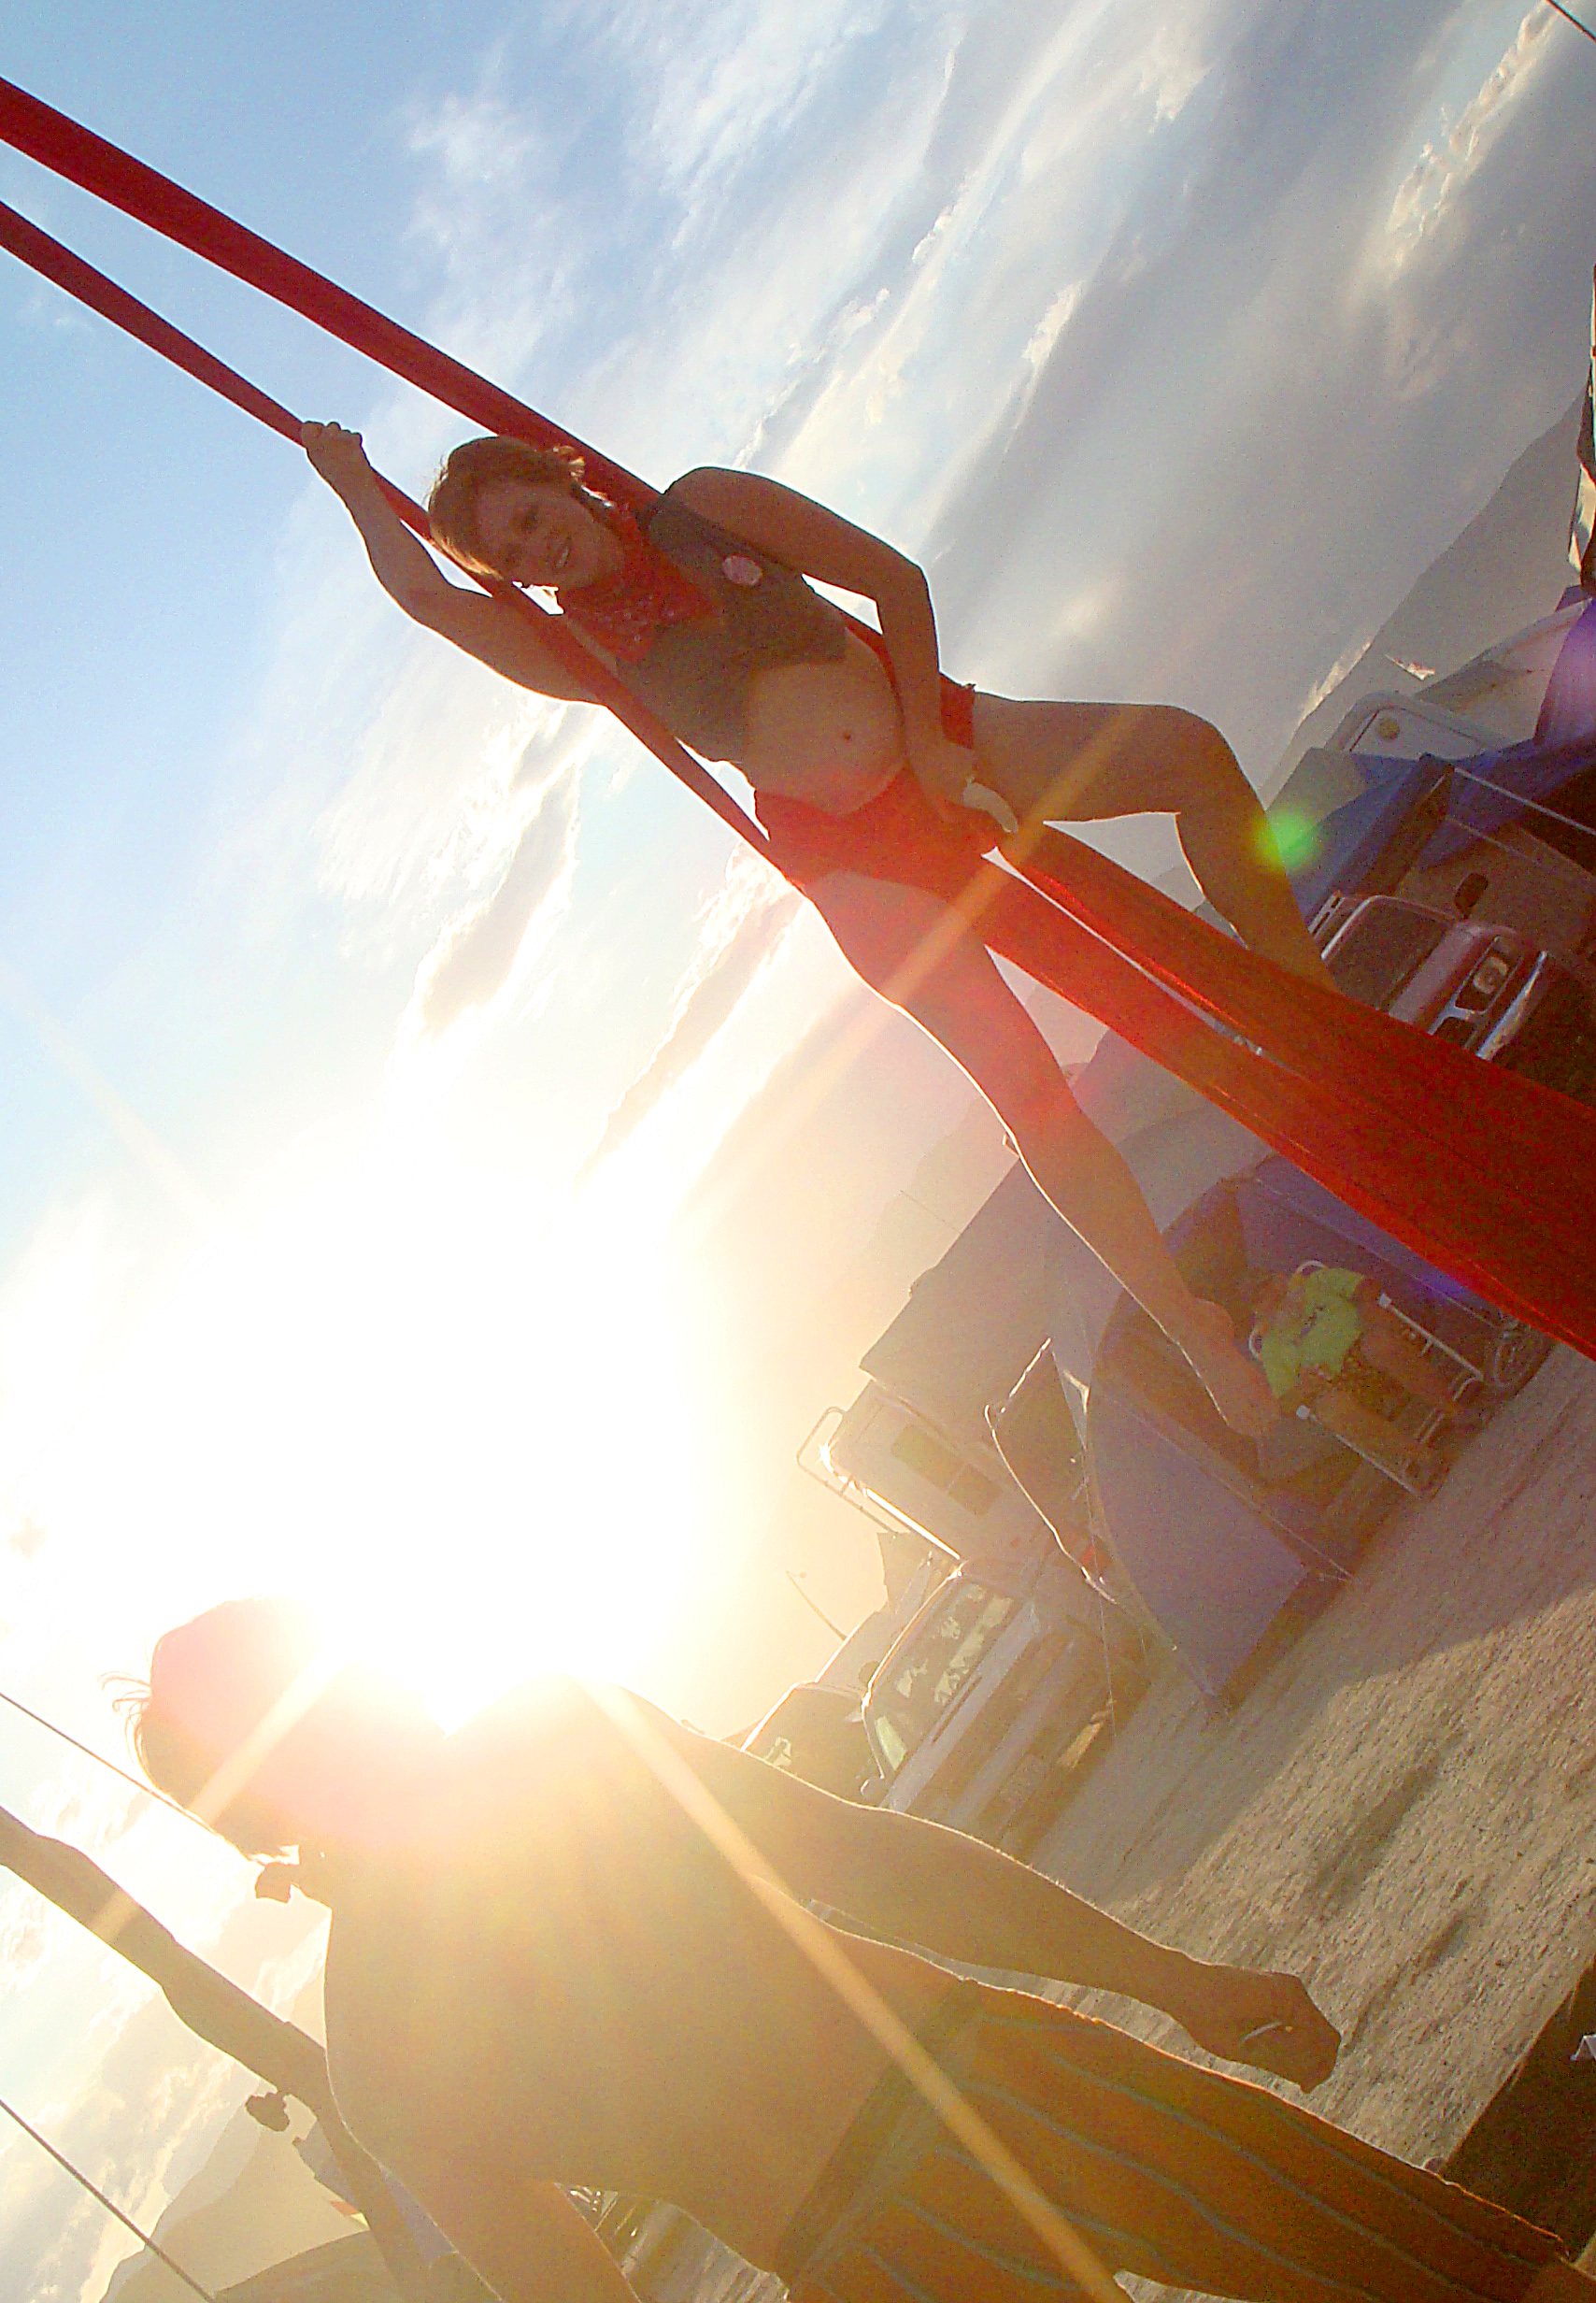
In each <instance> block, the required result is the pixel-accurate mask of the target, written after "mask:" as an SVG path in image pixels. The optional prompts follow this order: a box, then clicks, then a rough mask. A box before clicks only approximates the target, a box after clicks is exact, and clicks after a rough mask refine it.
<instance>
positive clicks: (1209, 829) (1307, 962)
mask: <svg viewBox="0 0 1596 2303" xmlns="http://www.w3.org/2000/svg"><path fill="white" fill-rule="evenodd" d="M975 729H976V759H977V761H978V762H979V764H980V775H981V780H982V781H983V782H985V783H987V784H989V785H990V787H991V789H992V790H993V791H994V792H997V793H1000V794H1002V796H1003V797H1004V798H1005V800H1006V801H1007V802H1008V804H1009V806H1010V807H1011V808H1013V809H1014V812H1015V814H1016V815H1017V816H1018V817H1019V822H1020V826H1021V830H1022V832H1023V830H1024V829H1025V828H1026V827H1027V826H1030V827H1032V828H1034V829H1039V828H1040V827H1041V826H1042V825H1043V824H1045V823H1057V822H1067V823H1090V822H1103V821H1104V819H1106V818H1110V817H1116V816H1139V815H1169V816H1173V817H1174V818H1175V828H1176V833H1177V835H1178V837H1179V840H1180V845H1181V848H1182V850H1183V851H1184V853H1185V856H1186V860H1187V862H1188V864H1190V866H1191V870H1192V874H1193V876H1194V878H1195V879H1196V880H1197V882H1198V885H1199V886H1200V887H1201V888H1202V890H1203V893H1204V894H1205V895H1206V896H1207V898H1208V901H1209V902H1210V903H1211V904H1212V905H1213V907H1214V909H1215V910H1216V911H1217V912H1218V913H1219V915H1220V916H1221V918H1223V919H1226V920H1228V921H1229V922H1230V923H1231V925H1232V926H1233V928H1234V929H1235V931H1236V933H1237V935H1238V936H1240V937H1241V938H1242V940H1243V942H1244V943H1247V944H1249V945H1250V946H1251V947H1252V949H1253V951H1261V952H1262V953H1263V954H1264V956H1265V957H1266V958H1268V959H1272V960H1278V961H1279V962H1280V964H1281V965H1282V966H1285V967H1290V968H1291V969H1292V970H1293V971H1294V972H1295V973H1296V974H1298V975H1300V976H1307V977H1308V978H1310V979H1311V980H1313V981H1314V982H1316V983H1321V984H1324V985H1327V986H1329V987H1330V988H1332V989H1333V988H1334V987H1333V982H1332V978H1331V975H1330V972H1329V970H1328V969H1327V968H1326V966H1325V965H1324V962H1323V960H1322V959H1321V958H1320V957H1319V953H1318V947H1317V946H1316V945H1315V943H1314V940H1313V937H1311V936H1310V935H1309V934H1308V931H1307V926H1306V923H1305V922H1304V919H1303V915H1302V913H1301V911H1300V910H1299V909H1298V908H1297V899H1296V897H1295V896H1294V895H1293V894H1292V893H1291V883H1290V880H1288V879H1287V877H1286V868H1285V865H1283V864H1282V862H1281V860H1280V851H1279V849H1278V848H1277V846H1276V845H1275V835H1274V833H1273V831H1272V830H1271V829H1270V826H1269V820H1268V818H1267V817H1266V816H1265V814H1264V812H1263V809H1262V808H1261V805H1260V803H1259V798H1258V794H1257V793H1256V792H1254V790H1253V788H1252V786H1251V785H1250V784H1249V783H1248V782H1247V778H1246V777H1245V776H1244V775H1243V774H1242V772H1241V769H1240V767H1239V765H1237V763H1236V757H1235V754H1234V752H1233V751H1232V750H1231V748H1230V746H1229V744H1227V743H1226V741H1225V739H1224V737H1222V736H1221V735H1220V734H1219V732H1218V728H1215V727H1211V726H1210V725H1209V723H1208V722H1207V721H1206V720H1200V719H1199V718H1198V717H1197V715H1196V713H1195V712H1189V711H1182V710H1180V709H1179V708H1177V707H1176V705H1173V704H1045V703H1038V704H1028V703H1017V702H1015V701H1014V700H1013V699H1011V698H1010V697H1007V696H1000V695H985V694H977V695H976V704H975Z"/></svg>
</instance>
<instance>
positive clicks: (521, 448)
mask: <svg viewBox="0 0 1596 2303" xmlns="http://www.w3.org/2000/svg"><path fill="white" fill-rule="evenodd" d="M583 469H584V466H583V463H582V459H581V457H580V456H579V455H578V454H577V451H576V450H575V449H574V448H563V447H560V448H534V447H533V446H532V445H531V443H530V442H529V441H527V440H517V439H507V438H506V437H505V436H504V435H503V434H502V433H492V434H489V435H488V436H485V437H483V438H481V439H476V440H463V441H462V442H461V444H460V446H459V447H458V448H452V449H450V451H449V454H448V455H447V456H446V457H445V458H444V460H443V464H442V465H441V466H440V468H439V471H438V476H437V478H436V479H435V480H434V482H433V484H432V488H431V491H430V492H429V493H428V496H427V518H428V519H429V520H430V521H431V522H432V529H433V534H434V536H435V537H436V538H437V540H438V542H439V543H440V544H442V545H443V546H444V547H445V549H446V550H447V551H449V552H450V553H451V554H452V555H453V557H454V558H455V559H456V560H458V561H459V562H460V563H461V564H462V565H463V566H464V567H468V568H471V569H473V570H474V571H475V572H476V573H477V575H479V576H500V575H502V574H503V573H504V571H503V569H501V568H496V567H495V566H494V565H493V564H492V561H491V560H490V559H489V558H488V556H487V554H486V552H485V551H484V550H483V547H482V537H481V534H480V532H479V530H478V528H477V501H478V499H479V497H480V495H481V493H482V490H483V489H484V488H492V486H494V484H495V483H496V482H497V481H499V480H503V479H517V480H521V481H523V482H524V483H525V484H526V485H527V486H528V487H530V488H564V489H567V490H568V491H569V492H570V493H572V494H573V495H574V494H575V493H576V492H577V489H578V488H579V487H580V486H581V484H582V472H583Z"/></svg>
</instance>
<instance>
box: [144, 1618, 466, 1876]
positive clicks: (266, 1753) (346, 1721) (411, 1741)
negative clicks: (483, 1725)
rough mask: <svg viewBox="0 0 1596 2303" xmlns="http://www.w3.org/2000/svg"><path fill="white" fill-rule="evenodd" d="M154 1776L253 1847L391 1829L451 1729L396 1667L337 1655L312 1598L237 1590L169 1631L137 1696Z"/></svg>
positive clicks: (272, 1849) (352, 1838)
mask: <svg viewBox="0 0 1596 2303" xmlns="http://www.w3.org/2000/svg"><path fill="white" fill-rule="evenodd" d="M126 1708H127V1710H128V1714H129V1732H130V1735H131V1738H132V1741H133V1746H134V1749H135V1752H137V1754H138V1759H139V1763H140V1765H141V1766H142V1767H143V1768H144V1771H145V1773H146V1774H147V1775H148V1776H149V1778H150V1781H151V1782H152V1783H153V1784H155V1785H156V1787H157V1788H158V1789H159V1790H161V1791H164V1792H165V1794H166V1795H167V1796H168V1797H169V1798H172V1799H176V1800H178V1802H179V1803H180V1805H182V1806H183V1807H186V1808H189V1809H191V1810H192V1811H193V1812H194V1813H195V1814H197V1815H201V1816H203V1817H204V1818H205V1820H206V1821H207V1823H211V1824H215V1826H216V1828H217V1829H218V1830H219V1831H221V1832H222V1833H223V1834H224V1835H225V1836H226V1838H229V1839H231V1840H232V1842H233V1844H234V1845H235V1847H237V1848H238V1849H240V1850H241V1851H242V1852H244V1853H245V1854H247V1855H276V1854H281V1853H282V1852H284V1851H285V1850H286V1849H288V1848H291V1847H298V1848H301V1849H310V1848H325V1847H329V1846H339V1845H343V1844H346V1843H359V1842H361V1841H363V1840H365V1839H368V1838H373V1837H383V1836H386V1834H387V1832H388V1830H389V1829H390V1828H391V1827H392V1822H393V1817H394V1810H395V1804H396V1802H395V1788H396V1786H397V1785H398V1784H399V1783H401V1782H403V1781H404V1779H405V1777H406V1774H407V1772H408V1770H409V1768H410V1767H412V1766H413V1764H414V1763H415V1762H416V1760H417V1759H419V1758H420V1757H421V1756H423V1755H424V1754H426V1753H427V1752H431V1751H433V1750H435V1748H436V1745H437V1743H438V1741H439V1738H440V1731H439V1729H438V1728H437V1727H436V1725H435V1724H434V1722H433V1721H432V1720H431V1719H430V1718H429V1717H428V1715H427V1713H426V1711H425V1709H423V1707H422V1705H421V1703H420V1699H419V1698H418V1697H417V1696H416V1695H413V1694H412V1693H411V1692H410V1691H409V1690H408V1689H406V1688H404V1687H402V1686H400V1685H399V1684H398V1683H397V1682H396V1681H392V1680H389V1679H387V1678H386V1677H384V1676H383V1675H382V1674H380V1673H378V1672H376V1671H372V1670H369V1669H366V1668H363V1667H362V1666H355V1665H349V1664H346V1665H343V1666H335V1663H334V1662H333V1661H332V1660H331V1659H330V1658H329V1657H328V1656H327V1654H326V1652H325V1651H324V1650H323V1648H322V1645H321V1639H320V1638H319V1636H318V1634H317V1631H316V1628H315V1624H314V1622H313V1619H312V1617H311V1615H310V1611H309V1609H306V1608H305V1607H304V1606H302V1605H301V1604H300V1603H299V1602H298V1601H297V1600H292V1599H286V1598H259V1599H230V1600H226V1601H224V1602H223V1603H222V1605H221V1606H220V1607H216V1608H211V1609H207V1612H206V1613H205V1614H204V1615H197V1616H195V1617H194V1619H193V1621H192V1623H188V1624H179V1625H178V1628H177V1629H176V1630H175V1631H168V1632H166V1633H165V1634H164V1636H163V1637H162V1638H160V1639H158V1640H157V1641H156V1643H155V1650H154V1652H153V1654H152V1655H151V1657H150V1684H149V1689H148V1692H143V1691H140V1692H139V1693H138V1694H137V1695H136V1697H135V1700H134V1701H133V1702H132V1703H130V1704H129V1705H128V1706H127V1707H126Z"/></svg>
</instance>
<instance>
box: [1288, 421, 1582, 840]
mask: <svg viewBox="0 0 1596 2303" xmlns="http://www.w3.org/2000/svg"><path fill="white" fill-rule="evenodd" d="M1584 406H1585V396H1584V394H1583V393H1581V394H1580V396H1579V398H1578V399H1577V400H1575V403H1574V406H1573V407H1572V408H1569V409H1568V411H1567V413H1566V414H1564V415H1561V416H1560V417H1559V418H1558V420H1557V422H1556V423H1554V424H1551V425H1548V427H1547V428H1546V431H1545V432H1543V433H1542V434H1541V436H1540V438H1539V439H1538V440H1534V441H1532V443H1531V445H1530V446H1529V447H1528V448H1526V449H1525V451H1524V452H1523V454H1522V455H1521V456H1520V457H1519V458H1518V462H1517V463H1516V464H1515V465H1513V466H1512V467H1511V469H1510V470H1509V471H1508V473H1507V475H1506V477H1505V478H1504V479H1503V481H1502V484H1501V486H1500V487H1499V488H1498V489H1497V491H1496V493H1495V494H1494V495H1493V496H1492V497H1491V499H1490V501H1489V504H1488V505H1487V506H1486V507H1485V509H1484V510H1483V511H1482V512H1480V513H1478V514H1477V515H1476V517H1475V519H1473V520H1471V521H1470V522H1469V524H1468V526H1467V527H1466V528H1465V529H1464V530H1463V532H1462V534H1461V536H1459V537H1458V539H1457V541H1456V542H1455V543H1453V544H1449V545H1448V546H1447V548H1446V551H1444V552H1443V553H1442V554H1441V557H1440V558H1439V559H1438V560H1436V561H1435V562H1434V563H1433V564H1432V565H1431V566H1430V567H1428V568H1426V569H1425V571H1424V574H1423V575H1422V576H1421V577H1420V578H1419V579H1418V582H1417V583H1416V584H1415V585H1414V587H1413V589H1412V591H1411V592H1409V594H1407V597H1406V598H1405V599H1404V601H1403V603H1402V605H1401V607H1400V608H1397V609H1395V611H1394V612H1393V613H1392V614H1391V615H1389V616H1388V617H1387V619H1386V621H1385V622H1384V623H1382V624H1381V626H1380V628H1379V630H1378V631H1377V632H1376V633H1375V636H1374V637H1373V639H1371V640H1370V642H1369V644H1368V646H1367V647H1366V648H1365V649H1364V651H1363V652H1362V654H1361V656H1359V657H1358V659H1357V661H1356V662H1355V663H1354V664H1352V665H1350V666H1349V667H1348V668H1347V670H1346V671H1345V672H1343V673H1341V674H1340V675H1339V677H1337V678H1336V679H1335V681H1334V684H1333V685H1332V686H1331V687H1330V688H1328V689H1327V691H1326V693H1325V694H1323V696H1321V698H1320V699H1319V701H1318V704H1317V705H1316V706H1315V707H1314V708H1313V710H1312V711H1310V712H1309V713H1308V715H1307V717H1306V719H1304V721H1303V722H1302V723H1301V725H1300V726H1299V727H1298V729H1297V732H1296V734H1295V735H1294V736H1293V737H1292V738H1291V740H1290V744H1288V745H1287V747H1286V750H1285V751H1284V753H1283V754H1282V756H1281V758H1280V761H1279V764H1278V765H1277V766H1276V767H1275V772H1274V774H1273V775H1272V776H1271V777H1269V778H1268V779H1267V780H1265V783H1264V786H1263V793H1264V796H1265V798H1268V797H1269V796H1270V795H1271V794H1273V793H1275V791H1277V790H1278V789H1279V787H1280V785H1281V784H1283V783H1284V782H1285V780H1286V778H1287V777H1288V776H1289V775H1290V771H1291V769H1292V768H1293V767H1294V766H1295V765H1296V764H1297V762H1298V761H1299V760H1300V759H1301V758H1302V756H1303V753H1304V751H1307V750H1308V749H1309V748H1310V746H1312V745H1314V744H1322V743H1323V742H1325V741H1326V739H1327V738H1328V737H1330V736H1331V735H1332V733H1333V732H1334V730H1335V727H1336V725H1337V723H1338V722H1340V720H1341V719H1342V718H1343V716H1344V715H1345V714H1346V712H1347V710H1348V708H1350V707H1351V706H1352V705H1353V704H1355V703H1356V702H1357V701H1358V698H1359V697H1360V696H1361V695H1369V694H1373V693H1375V691H1376V690H1379V689H1388V688H1394V689H1396V690H1397V691H1398V692H1399V693H1402V692H1404V691H1405V690H1406V689H1407V688H1408V687H1409V686H1411V684H1412V681H1411V678H1410V677H1408V676H1405V675H1404V668H1403V667H1404V666H1406V665H1422V666H1424V668H1425V669H1426V670H1427V671H1433V672H1450V671H1455V670H1456V669H1457V667H1458V666H1459V665H1460V664H1466V663H1467V662H1468V661H1469V658H1470V657H1471V656H1477V655H1478V654H1479V653H1480V651H1481V650H1482V649H1486V648H1489V647H1490V646H1491V644H1492V642H1493V641H1496V640H1499V639H1506V638H1507V637H1509V636H1510V635H1511V634H1513V633H1514V632H1518V631H1521V630H1522V629H1523V627H1524V626H1525V624H1527V623H1533V622H1534V621H1535V620H1536V618H1537V617H1539V616H1545V615H1549V614H1550V612H1551V610H1552V609H1553V608H1555V607H1556V606H1557V604H1558V601H1559V600H1560V597H1561V596H1562V594H1563V593H1564V592H1565V591H1566V590H1567V588H1568V586H1569V585H1570V584H1571V583H1572V582H1573V581H1574V569H1573V567H1572V565H1570V562H1569V557H1568V521H1569V512H1570V509H1571V508H1572V506H1573V503H1574V489H1575V468H1576V467H1575V453H1574V444H1575V434H1576V433H1577V431H1578V428H1579V418H1580V414H1581V412H1582V410H1583V408H1584Z"/></svg>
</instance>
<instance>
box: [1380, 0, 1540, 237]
mask: <svg viewBox="0 0 1596 2303" xmlns="http://www.w3.org/2000/svg"><path fill="white" fill-rule="evenodd" d="M1563 33H1564V27H1562V26H1561V25H1560V24H1559V23H1558V21H1557V20H1556V17H1555V16H1554V14H1553V12H1552V10H1551V9H1550V8H1547V7H1543V6H1541V5H1540V0H1536V5H1535V6H1534V7H1532V8H1531V9H1530V11H1529V13H1528V14H1527V15H1526V17H1525V18H1524V21H1523V22H1522V23H1521V24H1520V25H1519V27H1518V34H1517V36H1515V38H1514V40H1513V43H1512V46H1511V47H1510V48H1509V49H1508V50H1507V51H1506V53H1505V54H1504V55H1503V57H1502V59H1501V61H1500V62H1499V63H1498V64H1496V65H1495V66H1494V68H1493V69H1492V70H1491V72H1490V73H1489V75H1488V77H1487V79H1486V80H1485V82H1484V84H1483V85H1482V87H1481V88H1480V90H1479V93H1478V94H1477V95H1475V97H1474V98H1473V99H1472V101H1471V102H1470V103H1469V104H1468V105H1467V106H1466V107H1464V110H1463V112H1462V114H1461V117H1460V118H1459V120H1458V122H1457V123H1456V125H1455V126H1454V127H1452V128H1451V129H1450V130H1449V131H1448V132H1447V133H1446V135H1445V136H1442V137H1441V138H1440V139H1439V140H1438V141H1437V142H1435V143H1432V144H1426V145H1425V147H1424V150H1423V151H1422V153H1421V154H1420V156H1419V158H1418V161H1417V162H1416V164H1414V166H1413V168H1412V169H1411V170H1410V171H1409V173H1408V175H1407V176H1406V178H1405V179H1404V181H1403V183H1402V185H1401V187H1400V189H1399V190H1398V192H1397V194H1396V197H1395V199H1394V200H1393V201H1392V202H1391V208H1390V214H1389V217H1388V219H1387V222H1386V234H1387V238H1388V242H1389V261H1390V264H1391V266H1392V268H1393V269H1400V268H1401V267H1402V266H1403V265H1404V264H1407V263H1408V262H1410V261H1411V260H1412V258H1413V256H1414V254H1415V253H1416V251H1417V250H1418V245H1419V243H1420V242H1421V241H1422V240H1423V239H1424V237H1425V236H1426V235H1427V234H1431V233H1433V232H1434V231H1436V230H1437V228H1438V227H1439V226H1440V224H1441V223H1442V222H1444V220H1445V219H1446V214H1447V212H1448V210H1449V209H1450V207H1452V204H1453V203H1454V202H1455V201H1456V199H1457V198H1458V196H1459V195H1460V193H1461V192H1462V191H1463V190H1464V189H1465V187H1466V186H1467V185H1468V184H1469V182H1470V181H1471V179H1473V178H1474V177H1475V176H1476V175H1477V174H1478V172H1479V170H1480V168H1481V167H1482V166H1484V164H1485V163H1486V161H1487V160H1488V159H1489V156H1490V151H1491V149H1492V146H1493V145H1494V143H1495V141H1496V139H1497V137H1498V136H1501V135H1502V133H1503V128H1504V127H1505V125H1506V121H1507V115H1508V113H1509V110H1510V108H1511V107H1513V106H1514V105H1515V104H1518V103H1520V102H1522V101H1523V100H1524V98H1525V97H1526V96H1527V95H1528V94H1529V93H1531V91H1532V87H1533V84H1534V80H1535V78H1536V75H1537V74H1538V73H1539V72H1540V71H1541V70H1542V69H1543V67H1546V66H1548V65H1549V64H1550V63H1551V61H1552V59H1553V58H1554V57H1555V56H1556V55H1557V54H1558V52H1559V49H1560V42H1561V39H1562V37H1563Z"/></svg>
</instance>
